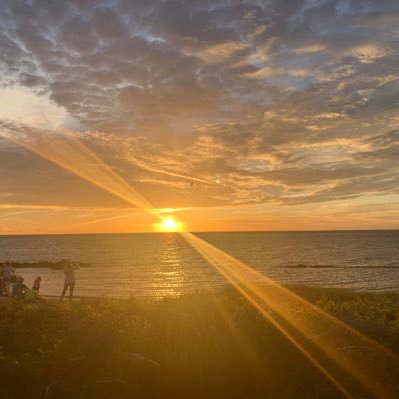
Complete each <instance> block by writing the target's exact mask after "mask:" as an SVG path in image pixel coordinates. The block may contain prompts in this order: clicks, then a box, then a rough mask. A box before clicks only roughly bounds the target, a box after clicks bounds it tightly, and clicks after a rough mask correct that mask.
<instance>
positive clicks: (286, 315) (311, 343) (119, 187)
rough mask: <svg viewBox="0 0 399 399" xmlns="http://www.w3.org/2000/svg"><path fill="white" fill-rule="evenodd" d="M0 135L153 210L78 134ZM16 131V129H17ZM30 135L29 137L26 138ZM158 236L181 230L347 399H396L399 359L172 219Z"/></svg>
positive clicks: (20, 131) (9, 131)
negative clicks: (359, 397)
mask: <svg viewBox="0 0 399 399" xmlns="http://www.w3.org/2000/svg"><path fill="white" fill-rule="evenodd" d="M0 127H1V128H2V131H0V135H1V136H3V137H5V138H8V139H10V140H12V141H14V142H16V143H19V144H20V145H22V146H24V147H25V148H28V149H29V150H31V151H32V152H35V153H36V154H38V155H40V156H42V157H43V158H45V159H47V160H49V161H51V162H53V163H55V164H57V165H59V166H60V167H62V168H64V169H66V170H68V171H70V172H72V173H74V174H76V175H78V176H80V177H82V178H83V179H85V180H87V181H89V182H91V183H93V184H95V185H97V186H99V187H101V188H103V189H104V190H107V191H109V192H110V193H112V194H114V195H116V196H118V197H120V198H123V199H124V200H126V201H127V202H129V203H131V204H133V205H134V206H135V207H139V208H142V209H144V210H145V211H147V212H149V213H150V214H153V213H152V212H151V210H152V209H154V207H153V205H152V204H151V203H150V202H149V201H147V200H146V199H145V198H144V197H143V196H142V195H141V194H140V193H139V192H137V191H136V190H135V189H134V188H133V187H132V186H131V185H130V184H129V183H128V182H126V181H125V180H124V179H123V178H122V177H120V176H119V175H118V174H117V173H116V172H115V171H114V170H113V169H112V168H111V167H110V166H108V165H107V164H106V163H105V162H104V161H103V160H101V159H100V158H99V157H98V156H97V155H96V154H94V153H93V151H92V150H90V149H89V148H88V147H87V146H86V145H85V144H84V143H83V142H81V141H80V140H79V139H78V138H77V137H76V136H74V135H69V136H68V135H66V136H61V135H50V137H49V135H48V134H44V133H43V131H41V132H40V131H35V130H30V131H29V132H28V131H27V129H26V127H24V126H15V125H13V126H7V125H4V124H3V125H1V126H0ZM12 127H13V128H12ZM27 133H29V135H28V134H27ZM156 216H157V217H158V219H159V220H160V222H159V223H158V225H157V226H159V228H160V230H158V231H178V232H180V233H181V235H182V236H183V237H184V238H185V239H186V240H187V242H188V243H189V244H190V245H191V246H192V247H193V248H195V249H196V250H197V251H198V252H199V253H200V254H201V255H202V256H203V257H204V258H205V259H206V260H207V261H208V262H209V264H210V265H212V266H213V267H214V268H215V269H216V270H217V271H218V272H219V273H220V274H221V275H222V276H224V277H225V278H226V280H227V281H228V282H230V283H231V284H232V285H233V286H234V287H235V288H236V290H237V291H238V292H239V293H240V294H242V296H243V297H244V298H246V299H247V300H248V302H249V303H250V304H251V305H252V306H254V307H255V308H256V309H257V310H258V311H259V312H260V313H261V314H262V315H263V316H264V317H265V318H267V319H268V320H270V321H271V322H272V324H273V325H274V326H275V327H276V328H277V329H278V330H279V331H280V332H281V333H282V334H283V335H284V336H285V337H286V338H287V339H289V340H290V341H291V342H292V344H293V345H294V346H295V347H296V348H297V349H298V350H299V351H300V352H301V353H303V354H304V355H305V356H306V357H307V358H308V359H309V360H310V361H311V362H312V363H313V364H314V365H315V366H316V367H317V368H318V369H319V370H320V371H321V372H322V373H323V374H324V375H325V376H326V377H327V378H328V379H329V380H330V381H331V382H332V383H333V384H334V385H335V386H336V387H337V388H338V389H339V390H340V391H341V392H342V393H343V394H344V395H345V396H346V397H352V392H358V390H359V387H362V389H363V390H366V391H368V392H371V393H373V394H374V396H375V397H378V398H392V399H394V398H397V397H398V395H397V393H398V392H397V385H398V384H397V376H396V372H395V370H398V368H399V358H398V356H397V354H395V353H393V352H391V351H389V350H387V349H386V348H384V347H383V346H382V345H380V344H378V343H377V342H375V341H373V340H371V339H370V338H368V337H366V336H365V335H363V334H362V333H360V332H359V331H357V330H355V329H353V328H352V327H350V326H348V325H346V324H345V323H343V322H342V321H340V320H338V319H336V318H334V317H332V316H331V315H329V314H327V313H326V312H324V311H323V310H321V309H320V308H318V307H317V306H315V305H314V304H311V303H309V302H307V301H306V300H304V299H303V298H301V297H299V296H298V295H296V294H294V293H293V292H292V291H290V290H289V289H287V288H285V287H283V286H281V285H279V284H277V283H276V282H274V281H272V280H271V279H269V278H268V277H267V276H265V275H263V274H261V273H259V272H257V271H256V270H254V269H253V268H252V267H250V266H248V265H247V264H245V263H244V262H241V261H239V260H238V259H236V258H234V257H232V256H231V255H229V254H227V253H226V252H223V251H222V250H220V249H218V248H216V247H215V246H213V245H212V244H210V243H208V242H206V241H204V240H202V239H201V238H199V237H198V236H196V235H194V234H191V233H188V232H185V231H184V230H183V224H182V223H181V222H178V221H176V220H175V219H173V218H169V217H162V216H161V215H156Z"/></svg>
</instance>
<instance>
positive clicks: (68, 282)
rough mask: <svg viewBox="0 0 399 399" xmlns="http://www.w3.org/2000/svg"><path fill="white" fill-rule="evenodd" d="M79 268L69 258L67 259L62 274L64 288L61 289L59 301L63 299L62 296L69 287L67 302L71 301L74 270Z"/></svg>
mask: <svg viewBox="0 0 399 399" xmlns="http://www.w3.org/2000/svg"><path fill="white" fill-rule="evenodd" d="M76 269H79V267H78V266H77V265H76V264H75V263H73V262H71V261H70V260H68V261H67V263H66V265H65V267H64V274H65V281H64V289H63V290H62V294H61V298H60V302H61V301H62V300H63V299H64V296H65V294H66V292H67V290H68V288H69V302H72V298H73V290H74V288H75V283H76V279H75V270H76Z"/></svg>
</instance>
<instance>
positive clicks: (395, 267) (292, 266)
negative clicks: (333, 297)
mask: <svg viewBox="0 0 399 399" xmlns="http://www.w3.org/2000/svg"><path fill="white" fill-rule="evenodd" d="M281 267H282V268H283V269H399V264H394V265H392V264H390V265H381V266H338V265H307V264H303V263H298V264H297V265H284V266H281Z"/></svg>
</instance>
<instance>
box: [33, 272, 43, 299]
mask: <svg viewBox="0 0 399 399" xmlns="http://www.w3.org/2000/svg"><path fill="white" fill-rule="evenodd" d="M42 282H43V278H42V276H38V277H36V278H35V281H34V282H33V287H32V289H34V290H36V291H37V294H38V295H39V290H40V287H41V286H42Z"/></svg>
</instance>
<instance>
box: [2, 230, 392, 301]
mask: <svg viewBox="0 0 399 399" xmlns="http://www.w3.org/2000/svg"><path fill="white" fill-rule="evenodd" d="M200 236H201V238H203V239H205V240H208V241H209V242H211V243H212V244H213V245H215V246H217V247H219V248H221V249H222V250H224V251H226V252H228V253H230V254H231V255H233V256H235V257H237V258H238V259H241V260H243V261H245V262H247V263H249V264H251V265H253V266H254V267H255V268H256V269H258V270H260V271H262V272H264V273H266V274H267V275H268V276H269V277H271V278H273V279H275V280H277V281H279V282H283V283H288V284H306V285H312V286H333V287H347V288H355V289H365V290H398V289H399V263H397V260H398V259H399V245H398V244H399V232H398V231H385V232H384V231H380V232H301V233H299V232H297V233H294V232H293V233H202V234H200ZM60 259H73V260H78V261H81V262H87V263H90V264H91V265H92V267H89V268H82V269H80V270H79V271H77V273H76V276H77V285H76V294H77V295H85V296H130V295H132V296H145V297H157V298H159V297H165V296H177V295H180V294H182V293H185V292H188V291H192V290H199V289H217V288H219V287H221V286H222V285H223V284H225V282H224V281H223V279H222V277H221V276H220V275H219V274H218V273H217V272H216V271H215V270H214V269H213V268H212V267H211V266H209V265H208V264H206V263H205V261H204V260H203V258H202V257H200V256H199V255H198V253H197V252H196V251H194V250H193V249H192V248H191V247H189V246H188V245H187V244H186V242H185V241H184V239H183V238H182V237H180V236H179V235H178V234H176V233H164V234H115V235H63V236H62V235H60V236H2V237H0V260H12V261H20V262H23V261H42V260H48V261H57V260H60ZM395 262H396V263H395ZM18 274H21V275H23V276H24V277H25V278H26V280H25V282H26V284H27V285H31V284H32V282H33V280H34V278H35V277H36V276H37V275H42V276H43V277H44V279H45V281H44V285H43V289H42V293H43V294H49V295H58V294H59V293H60V292H61V290H62V285H63V279H64V276H63V272H62V271H60V270H51V269H30V268H25V269H18Z"/></svg>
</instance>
